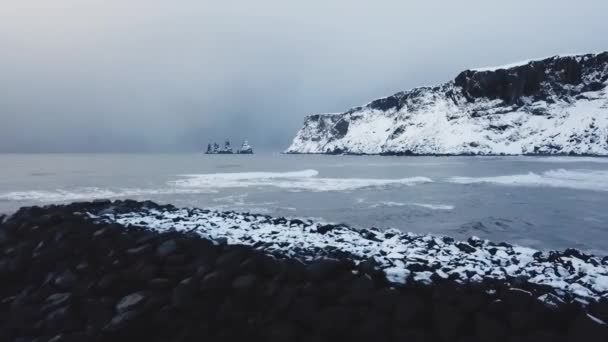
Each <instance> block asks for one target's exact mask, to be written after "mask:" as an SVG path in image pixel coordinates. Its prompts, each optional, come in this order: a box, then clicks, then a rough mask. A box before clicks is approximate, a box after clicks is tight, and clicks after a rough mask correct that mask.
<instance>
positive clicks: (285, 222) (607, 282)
mask: <svg viewBox="0 0 608 342" xmlns="http://www.w3.org/2000/svg"><path fill="white" fill-rule="evenodd" d="M87 215H88V216H89V217H90V218H91V219H93V220H95V221H100V222H104V223H118V224H121V225H125V226H141V227H146V228H149V229H152V230H155V231H159V232H163V231H171V230H176V231H181V232H188V233H195V234H198V235H200V236H201V237H204V238H208V239H211V240H215V241H222V242H225V243H228V244H243V245H250V246H253V247H254V248H256V249H259V250H263V251H264V252H266V253H269V254H273V255H277V256H280V257H288V258H295V259H299V260H301V261H303V262H311V261H313V260H315V259H320V258H342V257H348V258H350V259H352V260H353V261H354V262H355V263H357V264H359V263H362V262H369V263H372V264H373V265H374V267H376V268H377V269H378V270H381V271H383V272H384V273H385V275H386V277H387V279H389V280H390V281H392V282H394V283H397V284H399V283H402V284H404V283H407V282H411V281H413V282H422V283H430V282H432V281H435V280H444V279H449V280H453V281H456V282H460V283H469V282H481V281H482V280H486V279H494V280H500V281H507V282H510V283H512V284H515V285H514V286H518V287H522V288H525V287H526V286H527V285H530V286H531V287H533V288H534V292H535V293H534V294H535V295H536V296H537V297H540V296H542V295H545V294H546V293H547V292H551V293H553V294H555V295H557V296H559V297H566V298H570V297H572V298H579V299H580V300H599V299H601V298H606V299H608V257H606V258H604V259H600V258H598V257H594V256H589V255H586V254H584V253H581V252H580V251H578V250H574V249H567V250H565V251H561V252H555V251H551V252H541V251H537V250H534V249H531V248H526V247H521V246H512V245H509V244H506V243H498V244H497V243H492V242H489V241H485V240H480V239H478V238H475V237H473V238H470V239H469V240H468V241H455V240H453V239H452V238H449V237H440V236H432V235H417V234H412V233H403V232H401V231H398V230H395V229H389V230H385V231H381V230H378V229H374V228H372V229H362V230H355V229H353V228H351V227H349V226H346V225H331V224H324V223H320V222H312V221H311V220H305V221H304V220H299V219H286V218H273V217H270V216H267V215H256V214H249V213H236V212H219V211H210V210H202V209H195V208H189V209H177V208H170V209H158V208H147V207H145V206H144V207H142V208H141V209H140V210H137V211H132V212H114V211H112V210H105V211H101V212H90V213H88V214H87ZM543 298H546V297H541V300H542V299H543Z"/></svg>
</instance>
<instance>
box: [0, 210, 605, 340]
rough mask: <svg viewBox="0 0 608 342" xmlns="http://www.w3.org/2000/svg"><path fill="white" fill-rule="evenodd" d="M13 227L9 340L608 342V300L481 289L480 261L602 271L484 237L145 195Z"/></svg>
mask: <svg viewBox="0 0 608 342" xmlns="http://www.w3.org/2000/svg"><path fill="white" fill-rule="evenodd" d="M118 220H122V221H123V222H124V223H123V224H119V223H118ZM0 221H1V222H0V255H1V257H0V277H1V279H2V282H0V336H1V338H0V339H1V340H2V341H5V340H6V341H134V340H135V341H149V342H156V341H158V342H164V341H177V340H179V341H200V340H205V341H248V340H253V341H296V342H297V341H430V342H434V341H441V342H445V341H479V342H481V341H484V342H485V341H564V342H565V341H607V340H608V325H606V324H605V322H608V301H606V300H605V299H604V300H602V299H600V300H599V301H597V302H596V301H593V300H592V298H582V297H576V298H574V299H575V300H570V299H572V298H571V296H570V298H569V296H568V294H567V293H566V292H565V291H562V290H557V289H555V288H551V287H549V286H547V285H536V284H533V283H530V282H529V281H528V280H527V279H525V278H522V277H515V278H513V277H506V278H507V279H506V280H505V279H494V278H489V277H486V278H483V279H482V277H481V276H480V275H479V274H480V273H479V272H480V271H482V270H483V268H484V267H485V263H484V262H482V261H480V262H472V261H466V262H465V259H473V260H476V259H480V260H483V261H486V262H487V263H491V261H492V260H493V258H491V257H489V256H487V255H484V251H486V250H487V252H488V253H489V254H490V255H496V256H498V257H499V258H501V259H509V256H511V259H513V260H511V261H510V262H508V263H507V262H505V265H507V266H506V267H509V268H511V267H513V266H512V264H516V262H515V261H514V260H515V259H517V258H519V259H520V260H521V261H522V263H528V264H530V263H531V262H529V261H526V260H525V259H526V257H527V258H528V259H530V258H532V259H538V260H537V263H538V264H539V265H540V264H543V263H544V264H545V265H549V267H550V266H551V265H553V266H555V272H558V273H559V274H561V275H562V278H561V279H567V278H568V274H569V273H570V272H572V270H571V269H570V268H571V267H572V268H578V269H580V274H579V278H580V277H584V276H586V275H589V274H591V272H590V270H591V268H590V267H591V266H594V263H597V262H598V260H597V259H596V258H592V257H588V256H586V255H583V254H581V253H580V252H578V251H575V250H569V251H565V252H561V253H554V254H547V255H544V256H543V257H538V256H537V255H536V253H532V252H533V251H531V250H527V249H523V248H519V247H514V246H509V245H506V244H500V245H492V247H494V248H496V250H495V251H494V250H492V249H491V248H492V247H490V244H489V243H488V242H485V241H481V240H478V239H471V240H470V241H466V242H459V241H454V240H452V239H450V238H440V237H433V236H416V235H411V234H402V233H400V232H397V231H392V230H391V231H384V232H382V231H379V230H375V229H370V230H362V231H354V230H352V229H351V228H349V227H348V226H345V225H330V224H320V223H314V222H312V221H308V220H298V219H286V218H272V217H269V216H261V215H250V214H246V213H243V214H239V213H234V212H232V213H230V212H228V213H226V212H224V213H222V212H217V211H205V210H200V209H178V208H175V207H173V206H171V205H158V204H155V203H153V202H149V201H146V202H137V201H132V200H124V201H121V200H117V201H113V202H111V201H107V200H106V201H94V202H85V203H72V204H68V205H49V206H45V207H25V208H21V209H20V210H19V211H17V212H16V213H14V214H13V215H11V216H9V217H7V218H6V219H4V220H0ZM153 222H156V223H157V228H151V227H150V225H152V223H153ZM192 222H196V224H189V223H192ZM247 222H249V223H247ZM212 227H214V228H212ZM215 230H217V231H219V232H220V233H217V234H216V233H213V231H215ZM273 236H278V238H276V239H273ZM294 239H297V240H294ZM363 240H367V241H368V242H366V241H363ZM306 241H309V242H308V243H307V242H306ZM310 241H313V242H314V244H315V246H316V247H315V246H313V247H311V244H312V243H311V242H310ZM359 246H360V247H361V248H360V250H357V248H358V247H359ZM341 248H342V249H344V250H340V249H341ZM440 249H445V250H446V253H438V252H437V251H438V250H440ZM427 250H428V251H431V252H427ZM433 250H434V252H432V251H433ZM288 253H291V254H289V255H292V256H293V258H290V257H288ZM369 255H372V257H368V256H369ZM428 255H433V256H428ZM467 255H468V257H467ZM455 256H458V257H459V258H461V259H463V264H462V265H464V264H466V263H469V264H470V265H469V266H467V267H463V268H466V269H471V271H472V272H473V273H471V274H466V271H465V275H466V277H468V278H467V280H468V281H467V280H464V281H463V280H462V279H464V278H458V277H456V278H454V279H453V280H452V279H450V278H451V277H454V273H451V272H450V270H448V269H446V268H444V267H439V266H441V265H442V264H441V263H443V264H446V265H447V264H450V263H451V264H453V265H455V266H458V262H457V261H450V259H453V258H454V257H455ZM543 258H547V259H548V260H546V261H543V260H542V259H543ZM313 259H315V260H313ZM554 259H555V260H554ZM558 259H560V260H566V261H563V262H562V261H560V260H558ZM437 260H440V261H437ZM568 261H569V262H570V264H571V265H570V264H567V263H568ZM440 262H441V263H440ZM552 263H553V264H552ZM557 265H561V267H563V268H564V269H565V270H562V269H560V268H559V267H557ZM506 267H505V268H506ZM594 267H599V268H601V265H599V264H598V265H595V266H594ZM475 272H477V273H476V274H475ZM386 276H388V280H390V281H387V277H386ZM551 277H553V275H551ZM555 279H556V281H557V280H559V279H558V278H555ZM593 279H595V280H597V277H595V278H593ZM471 280H474V281H471ZM477 280H479V282H475V281H477ZM564 281H565V282H567V283H573V284H576V280H572V279H570V280H567V281H566V280H564ZM596 283H597V281H596ZM578 286H579V287H581V288H585V289H588V288H589V287H588V286H587V287H586V285H585V284H584V282H582V283H579V284H578ZM564 288H565V287H564ZM560 291H561V292H562V293H560ZM541 296H542V297H541ZM539 297H540V298H539ZM537 298H538V300H537ZM583 302H584V303H583ZM585 303H586V304H585Z"/></svg>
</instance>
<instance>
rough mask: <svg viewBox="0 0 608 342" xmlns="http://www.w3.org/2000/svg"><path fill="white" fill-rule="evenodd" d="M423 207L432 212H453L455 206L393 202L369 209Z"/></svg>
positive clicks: (379, 203) (373, 205)
mask: <svg viewBox="0 0 608 342" xmlns="http://www.w3.org/2000/svg"><path fill="white" fill-rule="evenodd" d="M411 206H413V207H421V208H425V209H430V210H453V209H454V206H453V205H449V204H429V203H401V202H392V201H381V202H378V203H376V204H372V205H370V206H369V208H378V207H411Z"/></svg>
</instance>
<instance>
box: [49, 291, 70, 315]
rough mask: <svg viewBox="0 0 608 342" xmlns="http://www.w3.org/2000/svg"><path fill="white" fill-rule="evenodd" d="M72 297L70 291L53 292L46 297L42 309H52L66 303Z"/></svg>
mask: <svg viewBox="0 0 608 342" xmlns="http://www.w3.org/2000/svg"><path fill="white" fill-rule="evenodd" d="M71 299H72V294H71V293H55V294H52V295H50V296H48V297H47V299H46V300H45V301H44V305H43V306H42V311H44V312H46V311H50V310H54V309H56V308H58V307H60V306H65V305H67V304H68V303H69V302H70V300H71Z"/></svg>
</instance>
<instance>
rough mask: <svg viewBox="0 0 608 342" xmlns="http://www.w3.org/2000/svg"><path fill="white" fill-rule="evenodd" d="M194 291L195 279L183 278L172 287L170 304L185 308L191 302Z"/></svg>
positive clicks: (195, 289) (195, 290)
mask: <svg viewBox="0 0 608 342" xmlns="http://www.w3.org/2000/svg"><path fill="white" fill-rule="evenodd" d="M196 292H197V288H196V283H195V281H194V280H193V279H192V278H187V279H184V280H182V281H181V282H180V283H179V284H177V286H176V287H175V288H174V289H173V292H172V294H171V304H172V305H173V306H174V307H176V308H179V309H184V308H187V307H188V306H190V305H191V304H192V303H193V298H194V296H195V295H196Z"/></svg>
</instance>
